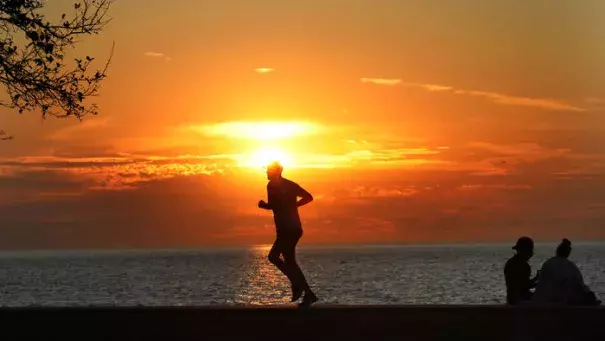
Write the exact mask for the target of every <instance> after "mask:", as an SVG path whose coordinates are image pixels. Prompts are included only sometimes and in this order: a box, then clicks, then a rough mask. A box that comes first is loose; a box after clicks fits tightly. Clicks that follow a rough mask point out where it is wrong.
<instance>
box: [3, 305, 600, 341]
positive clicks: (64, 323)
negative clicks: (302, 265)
mask: <svg viewBox="0 0 605 341" xmlns="http://www.w3.org/2000/svg"><path fill="white" fill-rule="evenodd" d="M604 322H605V310H603V309H602V308H600V307H597V308H567V309H565V308H538V307H524V308H512V307H506V306H377V307H376V306H321V305H317V306H315V307H312V308H307V309H297V308H293V307H263V308H260V307H258V308H255V307H202V308H174V307H173V308H120V309H118V308H68V309H62V308H52V309H51V308H39V309H36V308H27V309H12V308H11V309H0V325H1V326H2V327H1V329H0V331H1V339H2V340H15V339H17V340H18V339H37V340H42V339H44V340H65V339H77V340H284V341H285V340H287V341H290V340H393V339H396V340H470V339H473V340H549V341H552V340H605V323H604Z"/></svg>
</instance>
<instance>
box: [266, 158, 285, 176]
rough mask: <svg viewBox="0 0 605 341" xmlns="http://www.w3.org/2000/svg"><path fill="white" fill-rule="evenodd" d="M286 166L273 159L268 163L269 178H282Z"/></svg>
mask: <svg viewBox="0 0 605 341" xmlns="http://www.w3.org/2000/svg"><path fill="white" fill-rule="evenodd" d="M283 170H284V167H283V166H282V165H281V163H279V162H278V161H273V162H271V163H270V164H269V165H267V179H269V180H274V179H279V178H281V173H282V171H283Z"/></svg>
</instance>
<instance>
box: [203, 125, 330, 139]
mask: <svg viewBox="0 0 605 341" xmlns="http://www.w3.org/2000/svg"><path fill="white" fill-rule="evenodd" d="M193 129H195V130H198V131H201V132H203V133H205V134H207V135H211V136H212V135H221V136H227V137H231V138H237V139H252V140H278V139H285V138H292V137H295V136H300V135H308V134H312V133H314V132H315V131H316V130H317V129H318V127H317V126H316V125H314V124H311V123H308V122H298V121H291V122H225V123H219V124H214V125H211V126H204V127H193Z"/></svg>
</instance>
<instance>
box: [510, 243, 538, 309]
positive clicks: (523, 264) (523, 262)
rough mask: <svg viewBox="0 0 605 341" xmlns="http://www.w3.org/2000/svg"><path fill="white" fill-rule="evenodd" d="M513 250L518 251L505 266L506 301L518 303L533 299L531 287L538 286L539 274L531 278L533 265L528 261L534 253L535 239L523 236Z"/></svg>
mask: <svg viewBox="0 0 605 341" xmlns="http://www.w3.org/2000/svg"><path fill="white" fill-rule="evenodd" d="M513 250H515V251H516V253H515V255H514V256H512V257H511V258H510V259H509V260H508V261H507V262H506V265H505V266H504V279H505V281H506V302H507V303H508V304H510V305H517V304H519V303H522V302H525V301H528V300H530V299H531V297H532V292H531V289H532V288H534V287H535V286H536V281H537V277H538V276H536V277H534V278H532V279H530V277H531V266H530V265H529V263H528V262H529V260H530V258H531V257H533V255H534V241H533V240H532V239H531V238H529V237H521V238H519V240H517V244H515V246H513Z"/></svg>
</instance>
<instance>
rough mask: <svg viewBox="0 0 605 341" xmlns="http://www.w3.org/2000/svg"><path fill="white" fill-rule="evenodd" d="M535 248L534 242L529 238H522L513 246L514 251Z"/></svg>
mask: <svg viewBox="0 0 605 341" xmlns="http://www.w3.org/2000/svg"><path fill="white" fill-rule="evenodd" d="M533 248H534V241H533V240H532V239H531V238H529V237H521V238H519V239H518V240H517V244H515V246H513V250H528V249H533Z"/></svg>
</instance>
